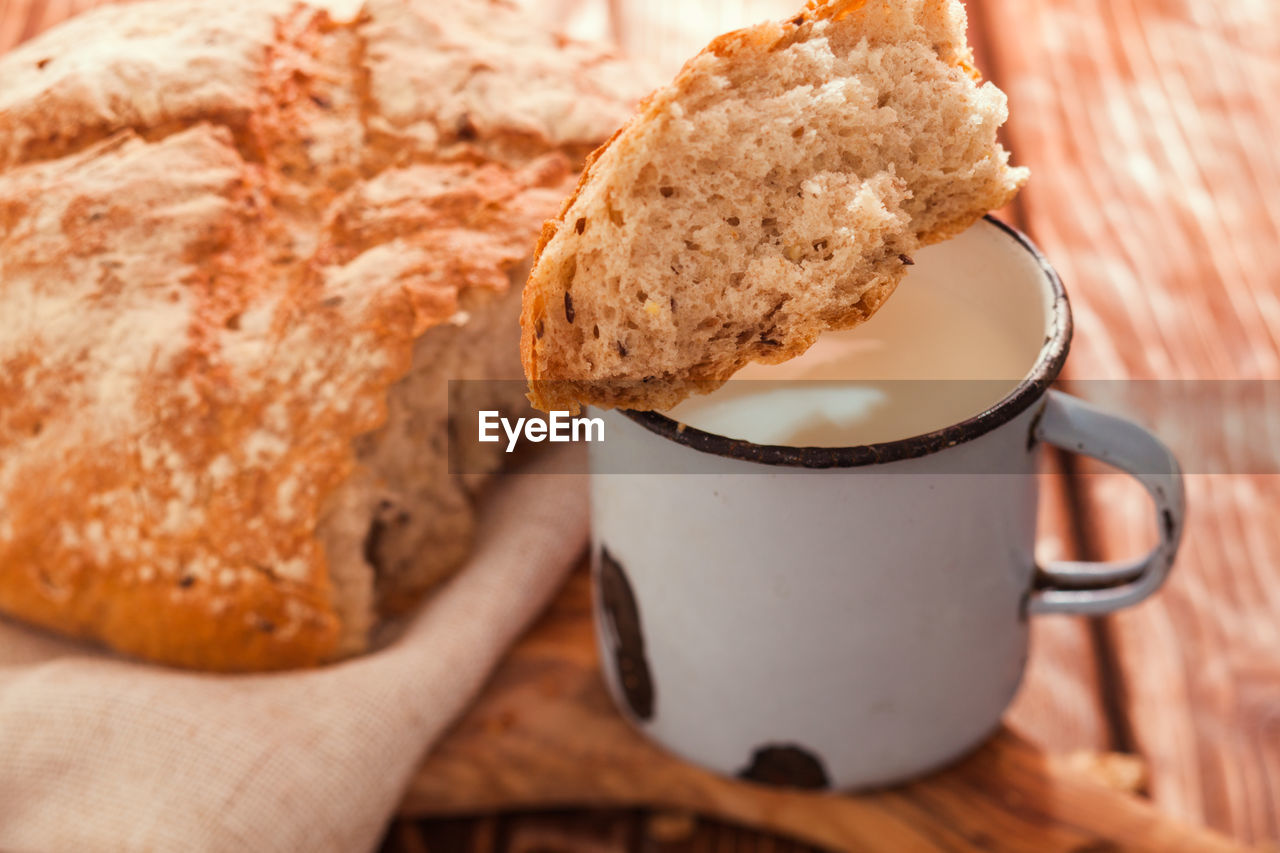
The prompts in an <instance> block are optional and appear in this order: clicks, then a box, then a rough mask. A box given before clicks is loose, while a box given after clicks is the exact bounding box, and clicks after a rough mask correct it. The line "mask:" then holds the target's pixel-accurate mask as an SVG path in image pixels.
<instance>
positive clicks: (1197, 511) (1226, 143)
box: [981, 0, 1280, 841]
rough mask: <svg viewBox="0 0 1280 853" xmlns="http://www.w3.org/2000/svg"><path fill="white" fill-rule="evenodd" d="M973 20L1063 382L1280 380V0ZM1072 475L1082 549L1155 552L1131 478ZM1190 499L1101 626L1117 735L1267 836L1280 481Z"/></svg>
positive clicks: (1186, 787) (1005, 10) (1169, 782)
mask: <svg viewBox="0 0 1280 853" xmlns="http://www.w3.org/2000/svg"><path fill="white" fill-rule="evenodd" d="M981 20H982V22H983V24H984V26H985V28H986V29H987V31H988V39H989V42H990V44H991V46H992V48H993V54H994V58H995V60H996V69H997V72H998V73H999V75H1000V76H1001V78H1002V82H1003V84H1004V87H1005V89H1006V91H1007V92H1008V93H1009V97H1010V104H1011V106H1010V109H1011V112H1012V115H1013V120H1012V121H1011V124H1010V139H1011V142H1012V145H1013V148H1014V150H1015V152H1016V154H1017V157H1018V159H1019V160H1020V161H1021V162H1023V163H1025V164H1027V165H1029V166H1031V168H1032V169H1033V172H1034V178H1033V180H1032V182H1031V184H1030V185H1029V186H1028V188H1027V190H1026V191H1025V192H1024V194H1023V196H1022V209H1023V211H1024V215H1025V220H1026V226H1027V227H1028V229H1029V230H1030V232H1031V234H1032V236H1033V237H1034V238H1035V239H1036V240H1037V241H1038V242H1039V243H1040V244H1041V245H1042V246H1043V247H1044V248H1045V249H1046V251H1047V252H1048V253H1049V255H1050V257H1051V258H1052V259H1053V261H1054V263H1055V264H1056V265H1057V266H1058V268H1059V269H1060V271H1061V272H1062V274H1063V278H1064V279H1065V281H1066V282H1067V287H1068V290H1069V291H1070V293H1071V296H1072V303H1073V305H1074V308H1075V313H1076V329H1077V331H1076V342H1075V346H1074V348H1073V352H1072V355H1071V359H1070V361H1069V363H1068V368H1067V370H1068V375H1069V376H1070V377H1073V378H1075V379H1098V378H1162V379H1173V378H1181V379H1204V380H1222V379H1231V378H1247V379H1276V378H1278V377H1280V153H1278V152H1280V148H1278V146H1277V140H1280V132H1278V131H1280V114H1278V113H1277V111H1276V109H1275V93H1276V92H1277V91H1280V4H1277V3H1274V2H1263V1H1261V0H1260V1H1259V2H1230V3H1190V2H1167V0H1035V2H1027V0H982V3H981ZM1198 463H1199V460H1195V459H1192V460H1185V464H1186V465H1187V467H1188V468H1189V470H1192V471H1195V470H1197V466H1198ZM1198 470H1200V471H1204V470H1205V469H1204V468H1203V467H1199V469H1198ZM1075 487H1076V489H1077V493H1078V494H1077V497H1078V499H1079V506H1080V509H1081V512H1080V517H1079V523H1080V529H1081V532H1082V534H1083V535H1082V537H1081V542H1080V546H1081V548H1082V550H1083V551H1084V553H1085V554H1086V555H1087V556H1088V557H1090V558H1098V557H1102V556H1112V557H1115V556H1124V555H1130V554H1136V553H1139V552H1140V551H1141V550H1143V549H1145V547H1146V546H1147V545H1148V544H1149V542H1150V541H1151V537H1152V532H1151V530H1150V521H1149V520H1148V516H1149V510H1148V508H1147V505H1146V504H1145V499H1144V498H1143V497H1141V496H1140V495H1139V494H1137V493H1136V492H1135V491H1134V490H1133V489H1131V488H1130V487H1129V485H1128V484H1127V483H1126V482H1124V481H1123V479H1122V478H1119V477H1116V476H1109V475H1103V474H1088V475H1085V476H1080V477H1077V478H1076V479H1075ZM1188 492H1189V494H1188V505H1189V522H1188V526H1187V530H1186V533H1185V539H1184V542H1185V545H1184V548H1183V551H1182V554H1181V556H1180V558H1179V560H1178V563H1177V566H1176V568H1175V570H1174V573H1173V575H1172V579H1171V580H1170V582H1169V584H1168V585H1167V586H1166V588H1165V589H1164V590H1163V592H1161V594H1159V595H1157V596H1156V597H1155V598H1153V599H1152V600H1150V601H1149V602H1148V603H1146V604H1144V605H1142V606H1141V607H1138V608H1136V609H1134V610H1132V611H1129V612H1125V613H1122V614H1119V615H1116V616H1114V617H1111V618H1108V619H1107V620H1105V623H1104V625H1103V637H1104V641H1105V652H1106V654H1107V656H1108V657H1109V658H1110V661H1111V664H1110V665H1111V666H1112V668H1113V669H1114V671H1115V672H1116V673H1118V675H1119V678H1118V679H1117V682H1116V683H1115V684H1114V685H1112V687H1113V689H1114V690H1115V692H1116V694H1117V695H1115V696H1114V697H1113V701H1114V703H1115V705H1116V707H1118V709H1119V710H1120V712H1121V713H1122V714H1123V720H1122V729H1123V734H1124V738H1125V740H1126V741H1127V742H1124V743H1121V744H1118V745H1119V746H1120V747H1122V748H1126V749H1132V750H1134V751H1136V752H1138V753H1139V754H1140V755H1142V756H1143V758H1144V759H1146V761H1147V762H1148V763H1149V766H1150V776H1151V778H1150V792H1151V795H1152V797H1153V798H1154V800H1155V802H1156V803H1157V805H1158V806H1159V807H1160V808H1161V809H1163V810H1164V811H1165V812H1166V813H1168V814H1170V815H1173V816H1176V817H1178V818H1179V819H1182V820H1187V821H1194V822H1198V823H1204V824H1207V825H1209V826H1213V827H1216V828H1218V829H1221V830H1223V831H1225V832H1228V833H1230V834H1232V835H1233V836H1235V837H1237V838H1240V839H1242V840H1246V841H1263V840H1266V839H1272V840H1274V839H1277V838H1280V823H1278V821H1280V526H1278V525H1277V524H1276V519H1277V518H1278V517H1280V478H1277V477H1275V476H1256V475H1250V474H1249V473H1248V472H1247V471H1238V472H1235V473H1230V474H1203V473H1200V474H1193V475H1192V476H1190V477H1189V478H1188Z"/></svg>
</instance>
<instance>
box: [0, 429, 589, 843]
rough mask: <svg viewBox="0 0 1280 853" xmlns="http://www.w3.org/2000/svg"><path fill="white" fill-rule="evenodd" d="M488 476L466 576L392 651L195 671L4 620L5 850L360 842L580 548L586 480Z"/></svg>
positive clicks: (544, 474) (557, 467)
mask: <svg viewBox="0 0 1280 853" xmlns="http://www.w3.org/2000/svg"><path fill="white" fill-rule="evenodd" d="M572 452H573V451H572V450H570V451H566V452H563V453H558V454H556V455H554V456H548V457H546V458H544V459H542V460H541V461H539V462H537V463H535V467H534V468H533V469H532V470H531V471H530V472H529V473H521V474H515V475H509V476H507V477H505V478H503V479H502V480H501V481H499V483H498V484H497V485H496V486H495V488H494V490H493V491H492V492H491V497H490V498H489V500H488V501H487V503H486V506H485V509H484V512H483V515H482V519H481V529H480V534H479V542H478V545H477V548H476V551H475V553H474V555H473V557H472V559H471V560H470V562H469V563H468V564H467V566H466V568H465V569H464V570H463V571H462V572H461V573H460V574H459V575H458V576H456V577H455V578H454V579H453V580H452V581H450V582H449V583H448V584H447V585H446V586H444V587H442V588H441V589H440V591H439V592H438V593H437V594H436V595H435V596H434V597H433V598H432V599H431V600H430V602H429V603H428V604H427V605H426V606H424V608H423V609H422V612H421V613H419V614H418V615H417V616H416V617H415V618H414V619H413V621H412V623H411V624H410V625H409V627H408V628H407V630H406V632H405V633H404V634H403V635H402V636H401V638H400V639H399V640H398V641H396V642H395V643H394V644H393V645H391V646H389V647H387V648H385V649H383V650H381V651H379V652H376V653H374V654H371V655H368V656H366V657H363V658H360V659H356V660H352V661H349V662H346V663H343V664H340V665H336V666H332V667H329V668H326V669H323V670H317V671H311V672H303V673H294V674H284V675H271V676H252V677H241V676H236V677H216V676H207V675H196V674H190V673H184V672H178V671H173V670H166V669H162V668H159V667H151V666H145V665H141V664H137V663H132V662H126V661H121V660H117V659H112V658H110V657H108V656H106V655H101V654H96V653H93V652H91V651H88V650H86V649H85V648H83V647H81V646H78V645H75V644H71V643H66V642H63V641H60V640H57V639H54V638H52V637H48V636H45V635H42V634H38V633H36V632H32V631H28V630H26V629H24V628H22V627H20V626H17V625H14V624H12V623H0V850H3V851H6V853H16V851H25V850H39V851H60V850H86V851H113V850H130V851H133V850H181V851H190V850H219V851H220V850H236V851H240V850H254V851H276V850H279V851H303V850H305V851H327V850H333V851H343V853H346V851H359V850H368V849H372V848H373V847H375V846H376V844H377V843H378V840H379V839H380V837H381V834H382V831H383V828H384V826H385V824H386V822H387V820H388V819H389V818H390V816H391V815H392V813H393V811H394V809H395V807H396V804H397V802H398V800H399V798H400V795H401V792H402V790H403V788H404V786H405V785H406V784H407V782H408V780H409V778H410V776H411V774H412V773H413V771H414V769H415V767H416V766H417V765H418V763H419V762H420V761H421V759H422V757H423V755H424V753H425V752H426V751H427V750H428V749H429V748H430V747H431V745H432V744H433V743H435V741H436V740H437V739H438V738H439V737H440V736H441V734H442V733H443V732H444V731H445V730H446V728H447V727H448V725H449V724H450V722H452V721H453V720H454V719H455V718H456V717H457V716H458V715H459V714H460V713H461V712H462V711H463V710H464V709H465V707H466V706H467V704H468V702H469V701H470V700H471V699H472V698H473V697H474V696H475V694H476V693H477V691H478V690H479V689H480V688H481V686H482V685H483V683H484V681H485V679H486V678H487V677H488V675H489V673H490V672H491V671H492V669H493V668H494V666H495V664H496V663H497V662H498V660H499V659H500V658H501V656H502V653H503V652H504V651H505V650H506V649H507V647H508V646H509V645H510V644H511V643H512V641H513V640H514V639H515V638H516V637H517V636H518V635H519V634H520V632H521V631H522V630H523V629H524V628H525V627H526V626H527V625H528V624H529V622H530V621H531V620H532V618H533V617H534V616H535V615H536V614H537V612H538V611H539V610H540V609H541V608H542V606H543V605H544V604H545V603H546V602H547V600H548V598H549V597H550V596H551V595H552V593H553V592H554V591H555V589H556V588H557V587H558V585H559V584H560V582H561V581H562V580H563V579H564V576H565V574H566V572H567V571H568V570H569V568H570V567H571V566H572V565H573V563H574V560H575V558H576V557H577V556H578V555H579V554H580V553H581V550H582V548H583V545H584V543H585V540H586V529H587V528H586V516H587V511H586V497H585V478H584V477H582V476H581V475H571V474H566V473H561V472H565V471H571V470H575V469H576V470H579V471H581V470H582V465H581V464H580V462H575V460H573V459H571V458H570V457H569V454H570V453H572Z"/></svg>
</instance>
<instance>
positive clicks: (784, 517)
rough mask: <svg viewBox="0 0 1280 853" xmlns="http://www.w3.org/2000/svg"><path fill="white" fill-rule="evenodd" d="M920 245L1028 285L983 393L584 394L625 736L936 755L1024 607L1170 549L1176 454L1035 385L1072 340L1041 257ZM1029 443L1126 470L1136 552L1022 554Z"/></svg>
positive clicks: (805, 759) (793, 766) (759, 753)
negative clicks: (849, 441)
mask: <svg viewBox="0 0 1280 853" xmlns="http://www.w3.org/2000/svg"><path fill="white" fill-rule="evenodd" d="M925 252H926V253H929V259H930V263H931V264H933V265H934V267H935V268H937V267H938V266H939V265H942V267H944V268H946V269H948V270H955V271H956V272H955V274H956V275H960V276H966V277H967V278H966V280H965V281H964V282H963V286H964V287H966V288H967V289H968V290H967V291H966V292H972V295H973V298H974V299H976V300H979V301H981V300H989V301H991V303H992V304H993V305H1002V306H1008V305H1011V304H1022V305H1028V306H1030V308H1028V309H1027V310H1022V311H1014V312H1012V313H1011V314H1010V315H1009V316H1008V317H1006V318H1005V319H1004V321H1005V322H1009V323H1017V324H1022V325H1026V326H1029V327H1030V328H1031V329H1032V331H1033V333H1034V334H1036V335H1039V334H1040V332H1043V340H1044V344H1043V347H1042V348H1041V349H1040V350H1039V354H1038V357H1036V359H1035V363H1034V366H1033V367H1031V369H1030V372H1029V373H1027V375H1026V376H1025V378H1024V379H1022V380H1021V381H1020V382H1011V383H1009V390H1008V393H1007V394H1006V395H1005V396H1004V397H1003V399H1001V400H1000V402H998V403H997V404H995V405H994V406H991V407H990V408H988V409H987V410H985V411H982V412H980V413H977V414H974V415H973V416H972V417H969V418H967V419H965V420H963V421H961V422H959V423H955V424H954V425H952V426H947V427H945V428H943V429H940V430H935V431H933V432H931V433H929V434H926V435H918V436H913V437H904V438H902V439H900V440H896V441H888V442H883V443H880V444H875V445H865V446H858V447H837V448H831V447H818V448H813V447H811V448H795V447H783V446H769V445H761V444H752V443H750V442H747V441H743V440H738V439H732V438H726V437H724V436H720V435H714V434H709V433H706V432H702V431H699V430H698V429H694V428H691V427H686V426H684V425H681V424H678V423H677V422H675V421H674V420H672V419H670V418H667V417H666V416H664V415H662V414H659V413H654V412H608V413H603V414H600V413H595V414H596V415H599V416H601V417H603V418H605V424H606V435H607V440H606V441H604V442H603V443H599V444H594V445H592V446H591V470H592V473H593V476H592V477H591V491H592V511H593V533H592V549H593V557H592V562H593V572H594V575H595V580H596V602H595V604H596V608H595V609H596V621H597V634H598V637H599V642H600V647H601V652H602V659H603V662H604V670H605V676H606V680H607V681H608V684H609V687H610V690H611V692H612V694H613V696H614V698H615V700H616V701H617V703H618V705H619V707H620V708H621V709H622V710H623V712H624V713H625V714H626V715H627V716H628V717H629V718H630V719H631V720H632V721H633V722H634V723H635V724H636V725H637V726H639V727H640V728H641V730H642V731H643V732H644V733H645V734H647V735H648V736H649V737H650V738H652V739H653V740H655V741H657V742H658V743H659V744H661V745H663V746H665V747H666V748H667V749H669V750H670V751H672V752H674V753H676V754H678V755H680V756H682V757H684V758H685V759H687V760H689V761H692V762H694V763H696V764H700V765H703V766H705V767H707V768H710V769H712V770H714V771H717V772H719V773H721V774H725V775H728V776H737V777H741V778H746V779H751V780H754V781H758V782H762V783H767V784H777V785H786V786H793V787H806V788H836V789H854V788H866V787H876V786H881V785H886V784H892V783H896V782H899V781H902V780H905V779H908V778H911V777H913V776H917V775H919V774H921V773H924V772H927V771H929V770H931V769H934V768H937V767H939V766H942V765H945V764H947V763H949V762H951V761H953V760H955V759H957V758H959V757H960V756H962V755H964V754H965V753H967V752H968V751H970V750H972V749H973V748H974V747H975V746H977V745H978V744H979V743H980V742H982V741H983V740H984V739H985V738H986V737H987V736H988V735H989V734H990V733H991V732H992V731H993V730H994V729H995V728H996V727H997V726H998V725H999V722H1000V717H1001V715H1002V713H1003V712H1004V710H1005V708H1006V707H1007V706H1008V704H1009V702H1010V701H1011V700H1012V698H1013V695H1014V692H1015V691H1016V689H1017V687H1018V684H1019V681H1020V679H1021V676H1022V671H1023V667H1024V664H1025V661H1026V656H1027V633H1028V632H1027V619H1028V616H1029V615H1034V614H1041V613H1083V614H1100V613H1106V612H1110V611H1112V610H1116V609H1118V608H1121V607H1126V606H1129V605H1131V604H1134V603H1136V602H1138V601H1141V600H1142V599H1144V598H1146V597H1147V596H1148V595H1150V594H1151V593H1152V592H1154V591H1155V590H1156V589H1157V588H1158V587H1159V586H1160V584H1161V583H1162V582H1163V581H1164V579H1165V576H1166V575H1167V573H1168V571H1169V569H1170V566H1171V564H1172V562H1173V558H1174V553H1175V551H1176V550H1177V547H1178V542H1179V538H1180V536H1181V533H1182V529H1183V514H1184V501H1183V489H1182V478H1181V472H1180V470H1179V467H1178V463H1177V462H1176V460H1175V459H1174V458H1173V456H1172V455H1171V454H1170V452H1169V451H1168V449H1167V448H1166V447H1165V446H1164V445H1163V444H1162V443H1161V442H1160V441H1159V440H1158V439H1156V438H1155V437H1154V436H1153V435H1151V434H1150V433H1149V432H1147V431H1146V430H1145V429H1143V428H1141V427H1139V426H1137V425H1136V424H1134V423H1131V422H1129V421H1126V420H1123V419H1120V418H1116V417H1114V416H1111V415H1108V414H1106V413H1104V412H1101V411H1099V410H1097V409H1095V408H1094V407H1092V406H1090V405H1088V404H1086V403H1084V402H1082V401H1080V400H1077V399H1075V398H1072V397H1068V396H1065V395H1063V394H1060V393H1058V392H1056V391H1050V390H1049V385H1050V383H1051V382H1053V380H1054V379H1055V378H1056V377H1057V375H1058V373H1059V371H1060V370H1061V368H1062V365H1063V362H1064V361H1065V359H1066V354H1067V349H1068V345H1069V342H1070V338H1071V316H1070V309H1069V306H1068V304H1067V298H1066V294H1065V292H1064V291H1063V288H1062V284H1061V282H1060V281H1059V279H1058V277H1057V275H1056V274H1055V273H1054V271H1053V270H1052V268H1051V267H1050V266H1049V265H1048V264H1047V262H1046V261H1045V260H1044V258H1043V257H1042V256H1041V254H1040V253H1039V252H1038V251H1037V250H1036V249H1035V247H1034V246H1033V245H1032V244H1031V243H1030V242H1029V241H1028V240H1027V239H1026V238H1025V237H1024V236H1022V235H1021V234H1019V233H1017V232H1016V231H1014V230H1013V229H1011V228H1008V227H1007V226H1004V225H1003V224H1001V223H999V222H997V221H995V220H993V219H987V220H985V221H983V222H980V223H978V224H977V225H975V226H974V227H973V228H972V229H970V230H969V231H968V232H966V233H965V234H963V235H961V236H959V237H957V238H955V239H954V240H951V241H948V242H946V243H943V244H940V245H938V246H933V247H930V248H928V249H926V250H925ZM922 259H924V253H922V254H921V256H919V257H918V258H917V260H922ZM970 279H972V280H970ZM1038 341H1039V338H1038V337H1037V338H1036V340H1035V341H1034V342H1033V351H1034V345H1035V344H1036V343H1038ZM1046 444H1048V445H1054V446H1056V447H1060V448H1063V449H1065V450H1067V451H1070V452H1072V453H1081V454H1084V455H1088V456H1092V457H1095V458H1097V459H1100V460H1103V461H1104V462H1106V463H1108V464H1110V465H1112V466H1114V467H1116V468H1118V469H1121V470H1123V471H1126V472H1129V473H1131V474H1133V475H1134V476H1135V477H1136V478H1137V479H1138V480H1139V481H1140V482H1141V483H1142V485H1143V486H1144V487H1145V488H1146V490H1147V491H1148V493H1149V494H1150V495H1151V497H1152V499H1153V501H1154V504H1155V517H1156V521H1157V523H1156V528H1157V530H1158V536H1159V541H1158V544H1157V545H1156V546H1155V548H1154V549H1153V550H1152V551H1151V552H1150V553H1149V554H1147V555H1146V556H1145V557H1142V558H1141V559H1138V560H1134V561H1130V562H1125V563H1053V564H1049V565H1046V566H1037V565H1036V563H1035V559H1034V555H1033V551H1034V540H1035V529H1036V504H1037V489H1038V479H1037V477H1036V472H1037V465H1038V456H1039V454H1040V452H1041V448H1042V447H1043V446H1044V445H1046ZM644 472H651V473H644Z"/></svg>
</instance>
